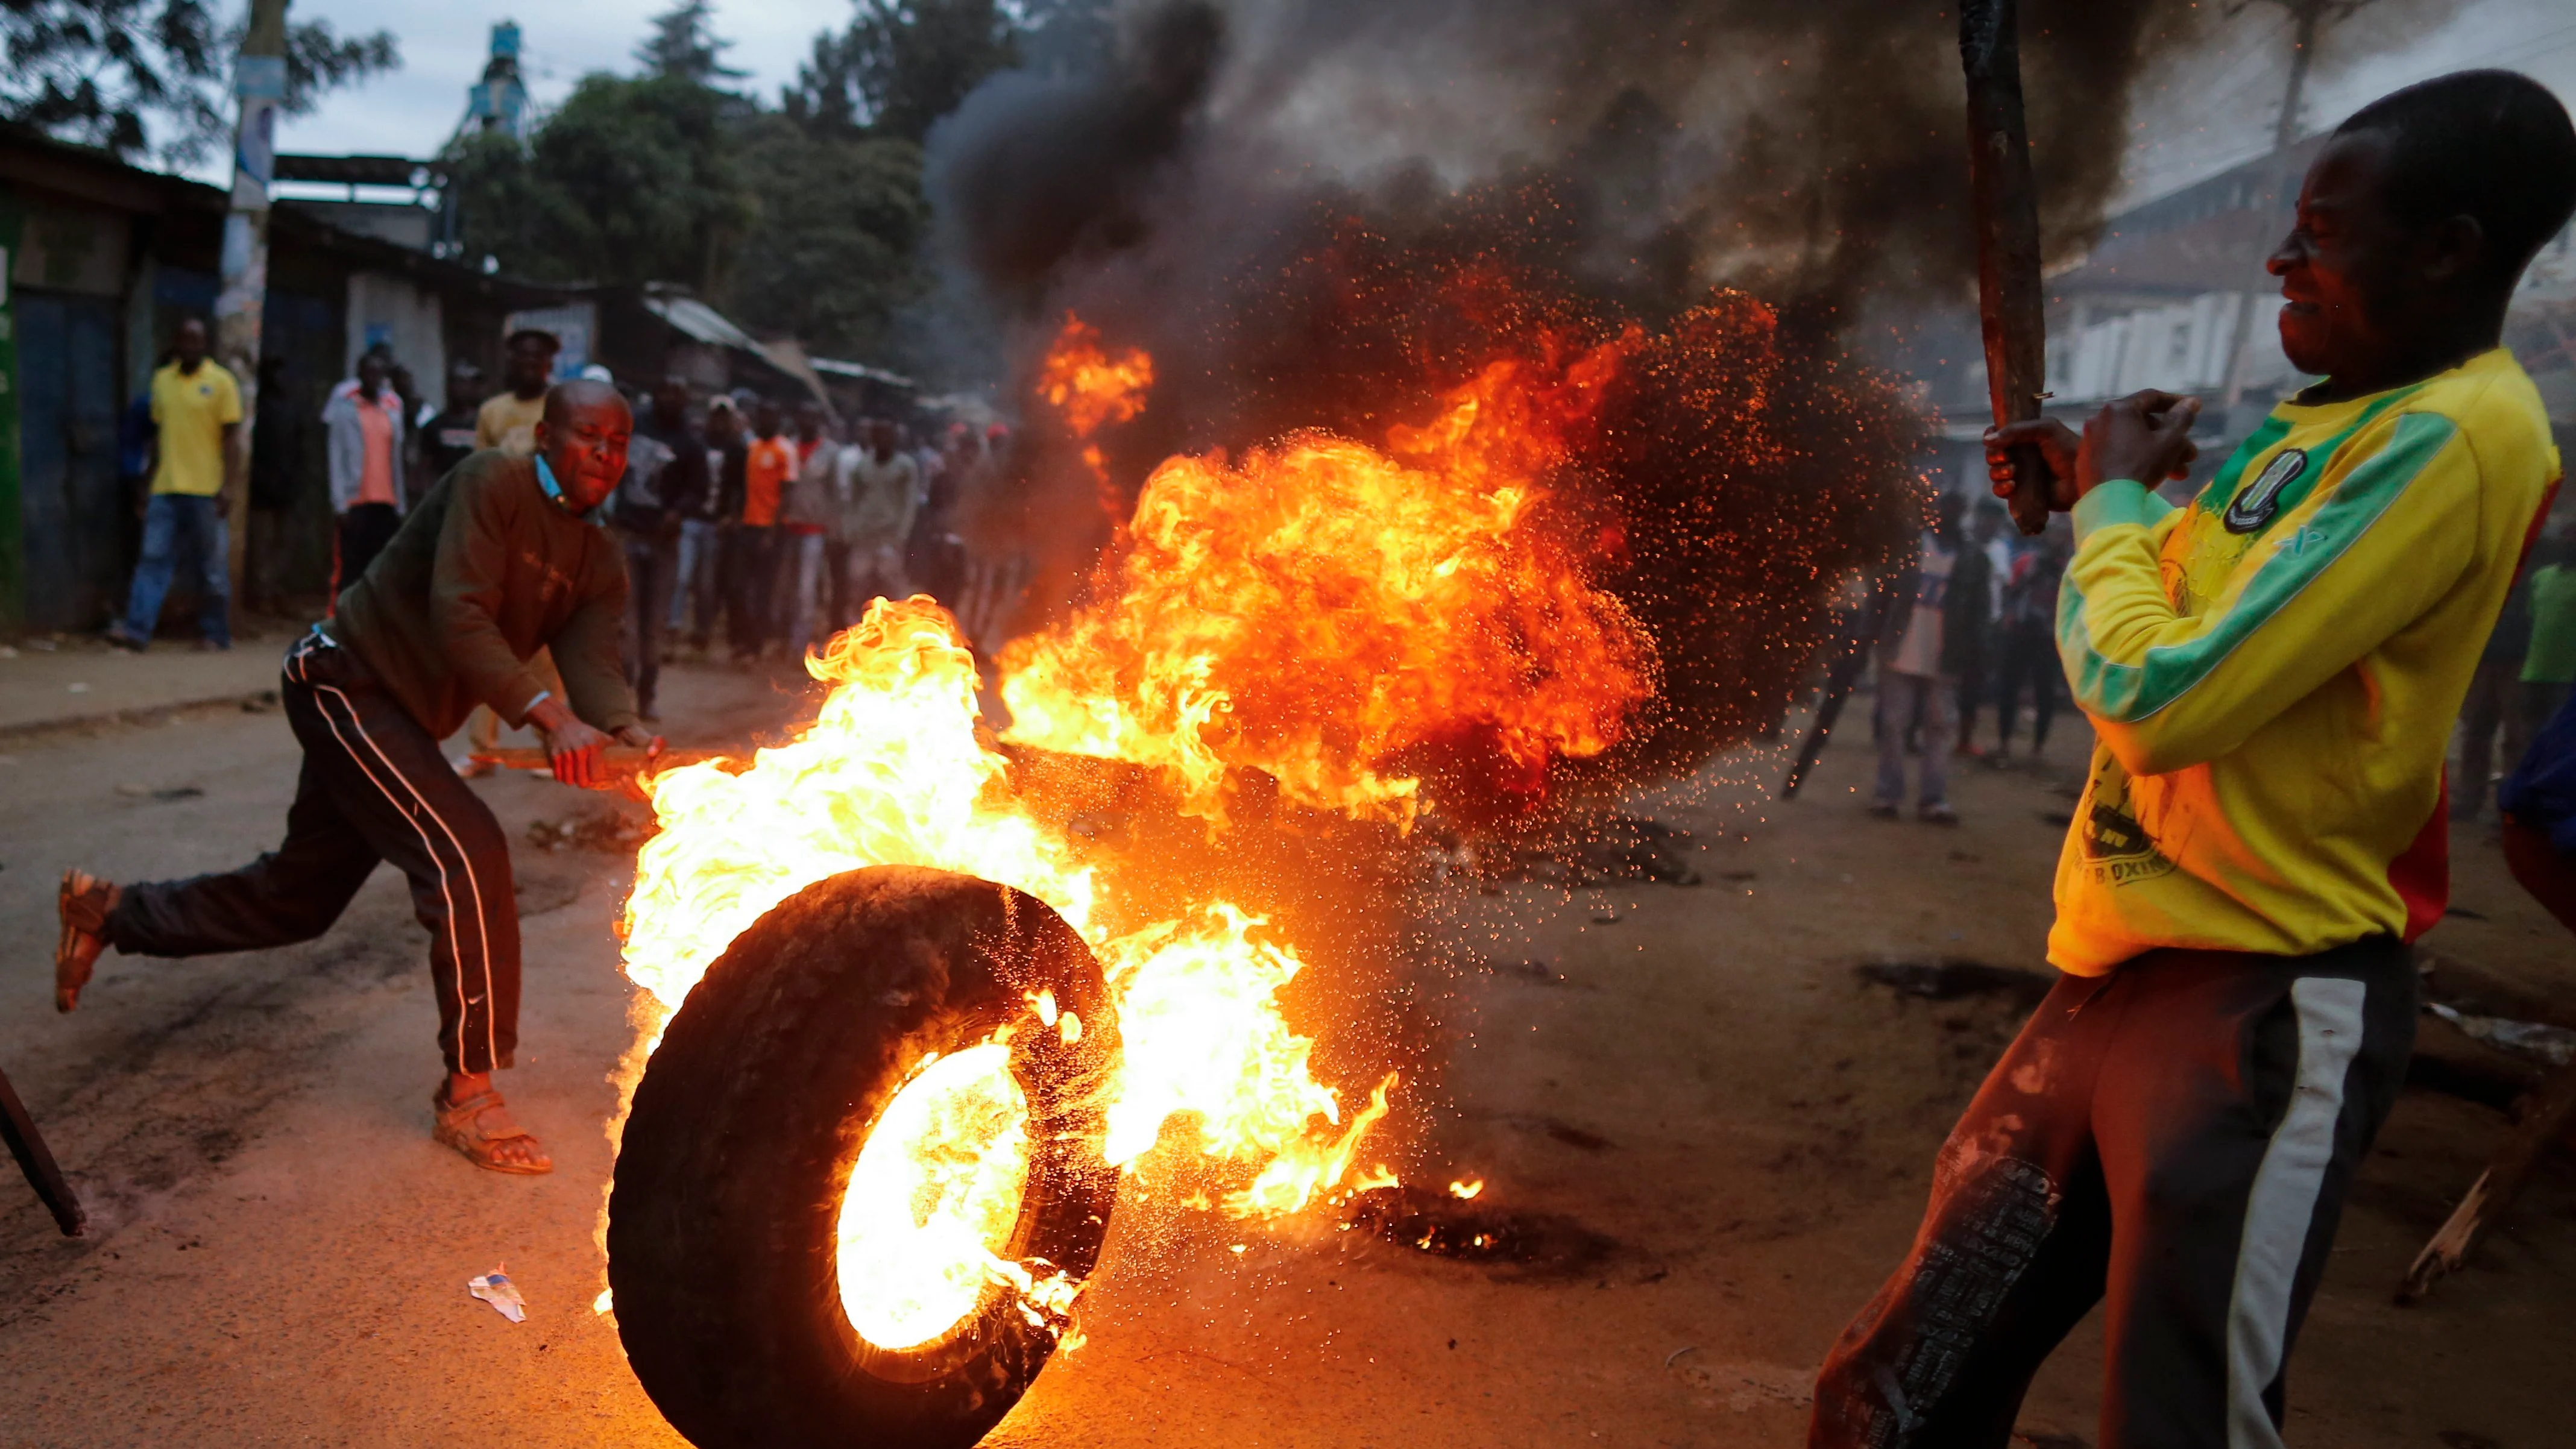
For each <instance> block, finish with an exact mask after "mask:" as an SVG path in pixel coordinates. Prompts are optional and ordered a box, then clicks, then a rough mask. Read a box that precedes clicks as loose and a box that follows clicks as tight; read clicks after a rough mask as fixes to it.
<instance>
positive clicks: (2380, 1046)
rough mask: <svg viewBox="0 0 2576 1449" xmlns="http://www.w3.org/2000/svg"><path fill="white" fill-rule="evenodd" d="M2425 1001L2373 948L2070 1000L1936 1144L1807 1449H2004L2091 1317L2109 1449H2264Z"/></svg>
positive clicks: (1824, 1383)
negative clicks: (2035, 1392) (2037, 1384)
mask: <svg viewBox="0 0 2576 1449" xmlns="http://www.w3.org/2000/svg"><path fill="white" fill-rule="evenodd" d="M2415 993H2416V987H2415V970H2414V963H2413V959H2412V952H2411V951H2410V950H2409V949H2408V948H2407V947H2406V946H2404V945H2402V944H2400V943H2399V942H2397V941H2396V940H2394V939H2391V938H2386V937H2379V938H2373V939H2370V940H2364V941H2358V942H2355V943H2353V944H2351V945H2349V946H2343V947H2339V948H2337V949H2335V950H2332V951H2328V952H2325V953H2323V954H2320V955H2315V956H2287V957H2285V956H2255V955H2246V954H2239V953H2234V952H2221V951H2151V952H2148V953H2147V954H2145V955H2143V956H2140V957H2138V958H2136V959H2135V960H2132V961H2130V962H2128V963H2126V964H2124V965H2122V966H2121V967H2120V968H2119V969H2118V970H2116V971H2114V972H2113V973H2112V974H2110V975H2108V976H2103V977H2091V978H2087V977H2074V976H2069V977H2064V978H2062V979H2060V981H2059V982H2058V984H2057V986H2056V988H2055V989H2054V990H2053V991H2051V992H2050V993H2049V996H2048V998H2047V999H2046V1000H2045V1001H2043V1002H2041V1003H2040V1006H2039V1010H2038V1011H2037V1012H2035V1013H2034V1014H2033V1015H2032V1016H2031V1019H2030V1022H2029V1024H2027V1025H2026V1026H2024V1027H2023V1028H2022V1032H2021V1035H2020V1037H2019V1038H2018V1039H2016V1040H2015V1041H2014V1042H2013V1044H2012V1046H2011V1047H2010V1048H2009V1049H2008V1050H2006V1051H2005V1053H2004V1055H2003V1059H2002V1060H2001V1061H1999V1062H1997V1063H1996V1064H1995V1068H1994V1071H1993V1073H1992V1074H1990V1075H1989V1076H1988V1077H1987V1078H1986V1082H1985V1085H1984V1086H1983V1087H1982V1088H1980V1089H1979V1090H1978V1092H1977V1096H1976V1100H1975V1101H1974V1102H1972V1103H1970V1104H1969V1107H1968V1110H1967V1113H1966V1115H1964V1116H1962V1117H1961V1118H1960V1119H1959V1125H1958V1126H1957V1127H1956V1128H1954V1129H1953V1130H1952V1132H1951V1134H1950V1140H1949V1142H1948V1143H1947V1144H1946V1145H1945V1146H1944V1147H1943V1148H1942V1149H1941V1156H1940V1159H1939V1161H1938V1164H1937V1165H1936V1167H1935V1169H1934V1172H1933V1178H1932V1201H1931V1205H1930V1207H1929V1208H1928V1209H1927V1210H1926V1211H1925V1213H1924V1217H1923V1225H1922V1227H1921V1229H1920V1230H1919V1231H1918V1233H1917V1234H1916V1237H1915V1240H1914V1247H1913V1250H1912V1251H1911V1252H1910V1253H1909V1254H1908V1255H1907V1256H1906V1259H1905V1262H1904V1263H1903V1265H1902V1266H1900V1267H1899V1268H1898V1269H1897V1270H1896V1273H1895V1275H1894V1276H1893V1277H1891V1278H1889V1279H1888V1280H1887V1283H1886V1286H1884V1287H1882V1288H1880V1289H1879V1291H1878V1295H1877V1296H1876V1297H1875V1298H1872V1299H1871V1300H1870V1301H1869V1304H1868V1305H1867V1306H1866V1307H1864V1308H1863V1309H1861V1311H1860V1315H1859V1316H1858V1317H1857V1318H1855V1319H1853V1320H1852V1322H1851V1326H1850V1327H1848V1328H1846V1329H1844V1330H1843V1335H1842V1338H1841V1339H1840V1341H1838V1342H1837V1343H1836V1344H1835V1345H1834V1348H1833V1351H1832V1353H1831V1354H1830V1355H1828V1356H1827V1358H1826V1360H1825V1366H1824V1369H1823V1372H1822V1373H1821V1374H1820V1375H1819V1377H1818V1380H1817V1383H1816V1400H1815V1418H1814V1421H1813V1424H1812V1427H1811V1428H1810V1430H1809V1436H1808V1444H1809V1445H1810V1446H1811V1449H1846V1446H1849V1449H1858V1446H1868V1449H1902V1446H1911V1449H1934V1446H1939V1449H1953V1446H1973V1449H2003V1446H2004V1445H2005V1444H2006V1443H2007V1442H2008V1441H2009V1439H2010V1436H2011V1434H2012V1429H2013V1418H2014V1415H2015V1413H2016V1412H2017V1411H2018V1410H2019V1408H2020V1406H2021V1399H2022V1394H2023V1393H2024V1391H2025V1390H2027V1389H2028V1388H2029V1387H2030V1381H2031V1377H2032V1375H2033V1374H2035V1373H2037V1372H2038V1370H2039V1366H2040V1363H2041V1361H2042V1360H2043V1359H2045V1358H2047V1357H2048V1355H2049V1353H2050V1351H2051V1350H2053V1349H2055V1348H2056V1347H2057V1344H2058V1342H2059V1340H2061V1339H2063V1338H2064V1337H2065V1336H2066V1334H2067V1332H2068V1331H2069V1330H2071V1329H2073V1328H2074V1327H2075V1325H2076V1323H2077V1322H2078V1321H2079V1320H2081V1319H2082V1318H2083V1317H2084V1315H2085V1314H2086V1313H2088V1312H2090V1311H2091V1310H2092V1308H2093V1305H2094V1304H2095V1303H2097V1302H2102V1303H2105V1312H2106V1317H2107V1324H2106V1335H2107V1347H2106V1352H2105V1364H2104V1376H2105V1382H2104V1384H2103V1395H2102V1421H2101V1438H2100V1440H2099V1443H2100V1445H2101V1449H2168V1446H2176V1445H2208V1446H2221V1445H2223V1446H2226V1449H2276V1446H2278V1445H2279V1444H2280V1442H2281V1438H2280V1423H2281V1370H2282V1365H2283V1364H2284V1363H2285V1362H2286V1361H2287V1360H2288V1357H2289V1352H2290V1345H2291V1342H2292V1341H2293V1340H2294V1339H2295V1338H2296V1337H2297V1334H2298V1330H2299V1323H2300V1320H2301V1319H2302V1318H2303V1317H2304V1316H2305V1315H2306V1312H2307V1307H2308V1302H2309V1300H2310V1298H2312V1297H2313V1296H2314V1295H2315V1293H2316V1287H2317V1279H2318V1277H2319V1275H2320V1274H2322V1273H2323V1272H2324V1270H2325V1263H2326V1254H2327V1251H2328V1250H2329V1248H2331V1246H2332V1245H2333V1242H2334V1231H2335V1223H2336V1220H2337V1219H2338V1218H2339V1217H2340V1215H2341V1213H2342V1211H2343V1203H2344V1199H2345V1196H2346V1194H2347V1193H2348V1192H2349V1191H2350V1189H2351V1186H2352V1177H2353V1172H2354V1170H2355V1169H2356V1167H2357V1166H2358V1165H2359V1164H2360V1162H2361V1159H2362V1157H2363V1155H2364V1154H2365V1153H2366V1152H2368V1151H2369V1148H2370V1140H2371V1138H2372V1137H2373V1136H2375V1135H2376V1134H2377V1133H2378V1131H2379V1126H2380V1123H2381V1122H2383V1121H2385V1120H2386V1118H2387V1116H2388V1110H2389V1107H2390V1106H2391V1105H2392V1104H2393V1103H2394V1102H2395V1101H2396V1098H2397V1091H2398V1088H2399V1087H2400V1086H2401V1085H2403V1083H2404V1080H2405V1075H2406V1059H2407V1056H2408V1054H2409V1053H2410V1052H2412V1051H2413V1049H2414V1041H2415V1009H2416V1002H2415ZM2106 1300H2107V1302H2106Z"/></svg>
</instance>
